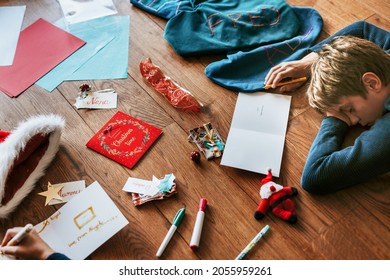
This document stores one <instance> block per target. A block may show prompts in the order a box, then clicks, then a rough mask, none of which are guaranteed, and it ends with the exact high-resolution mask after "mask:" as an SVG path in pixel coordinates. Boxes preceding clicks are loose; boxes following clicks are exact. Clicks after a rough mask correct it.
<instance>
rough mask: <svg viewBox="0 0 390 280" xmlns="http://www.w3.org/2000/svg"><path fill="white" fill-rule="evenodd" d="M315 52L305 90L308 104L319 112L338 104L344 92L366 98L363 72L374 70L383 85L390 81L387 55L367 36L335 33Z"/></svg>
mask: <svg viewBox="0 0 390 280" xmlns="http://www.w3.org/2000/svg"><path fill="white" fill-rule="evenodd" d="M318 55H319V57H318V59H317V60H316V61H315V62H314V64H313V65H312V68H311V72H312V78H311V82H310V84H309V87H308V90H307V94H308V98H309V103H310V105H311V106H312V107H314V108H316V109H318V110H320V111H322V112H325V111H327V109H329V108H330V107H332V106H334V105H337V104H338V103H339V100H340V98H341V97H343V96H351V95H361V96H363V97H364V98H365V97H366V93H367V91H366V88H365V86H364V84H363V81H362V77H363V74H364V73H367V72H372V73H374V74H376V75H377V76H378V77H379V78H380V80H381V81H382V83H383V84H384V85H387V84H388V83H389V82H390V55H388V54H387V53H385V52H384V50H382V49H381V48H380V47H379V46H377V45H376V44H374V43H372V42H370V41H368V40H364V39H360V38H358V37H352V36H340V37H336V38H335V39H333V40H332V41H331V42H330V43H329V44H325V45H324V46H323V47H322V48H321V50H320V51H319V53H318Z"/></svg>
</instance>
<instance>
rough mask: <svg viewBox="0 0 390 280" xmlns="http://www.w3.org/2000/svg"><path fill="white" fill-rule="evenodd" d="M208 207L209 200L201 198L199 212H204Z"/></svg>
mask: <svg viewBox="0 0 390 280" xmlns="http://www.w3.org/2000/svg"><path fill="white" fill-rule="evenodd" d="M206 205H207V199H206V198H201V199H200V202H199V211H202V212H204V210H205V209H206Z"/></svg>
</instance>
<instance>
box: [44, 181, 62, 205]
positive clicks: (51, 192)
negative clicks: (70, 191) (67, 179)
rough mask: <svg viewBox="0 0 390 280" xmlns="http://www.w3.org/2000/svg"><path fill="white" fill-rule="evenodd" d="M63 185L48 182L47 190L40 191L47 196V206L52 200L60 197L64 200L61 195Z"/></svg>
mask: <svg viewBox="0 0 390 280" xmlns="http://www.w3.org/2000/svg"><path fill="white" fill-rule="evenodd" d="M63 187H64V186H63V185H52V184H51V183H50V182H49V183H48V184H47V191H45V192H41V193H38V194H39V195H42V196H46V202H45V206H46V205H47V204H48V203H49V202H50V201H51V200H52V199H58V200H60V201H62V197H61V196H60V195H59V192H60V190H61V189H62V188H63Z"/></svg>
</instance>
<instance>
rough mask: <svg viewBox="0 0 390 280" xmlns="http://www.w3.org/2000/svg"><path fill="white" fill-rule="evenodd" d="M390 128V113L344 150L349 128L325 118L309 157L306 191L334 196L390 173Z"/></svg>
mask: <svg viewBox="0 0 390 280" xmlns="http://www.w3.org/2000/svg"><path fill="white" fill-rule="evenodd" d="M389 127H390V112H389V113H387V114H385V115H384V116H383V117H382V118H380V119H378V120H377V121H376V122H375V124H374V125H373V126H372V127H371V128H370V129H369V130H367V131H365V132H363V133H362V134H361V135H360V136H359V137H358V138H356V140H355V142H354V144H353V145H352V146H349V147H346V148H344V149H342V144H343V141H344V138H345V135H346V133H347V131H348V125H347V124H346V123H345V122H343V121H341V120H339V119H337V118H334V117H326V118H324V119H323V121H322V123H321V127H320V130H319V132H318V135H317V137H316V139H315V140H314V142H313V144H312V147H311V149H310V151H309V155H308V157H307V161H306V164H305V167H304V170H303V173H302V180H301V185H302V187H303V188H304V189H305V190H307V191H309V192H312V193H318V194H325V193H331V192H335V191H338V190H340V189H343V188H346V187H349V186H352V185H355V184H358V183H360V182H364V181H366V180H368V179H370V178H372V177H375V176H377V175H380V174H383V173H386V172H388V171H390V160H389V158H390V145H389V144H388V142H389V140H390V129H389Z"/></svg>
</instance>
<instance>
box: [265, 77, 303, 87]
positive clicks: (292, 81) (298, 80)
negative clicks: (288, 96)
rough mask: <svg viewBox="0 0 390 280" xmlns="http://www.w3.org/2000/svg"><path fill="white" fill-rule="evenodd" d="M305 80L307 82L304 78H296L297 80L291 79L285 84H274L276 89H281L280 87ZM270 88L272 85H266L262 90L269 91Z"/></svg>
mask: <svg viewBox="0 0 390 280" xmlns="http://www.w3.org/2000/svg"><path fill="white" fill-rule="evenodd" d="M306 80H307V78H306V77H302V78H297V79H291V80H289V81H286V82H281V83H278V84H276V86H277V87H281V86H284V85H289V84H295V83H299V82H305V81H306ZM270 88H272V84H268V85H265V86H264V89H270Z"/></svg>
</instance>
